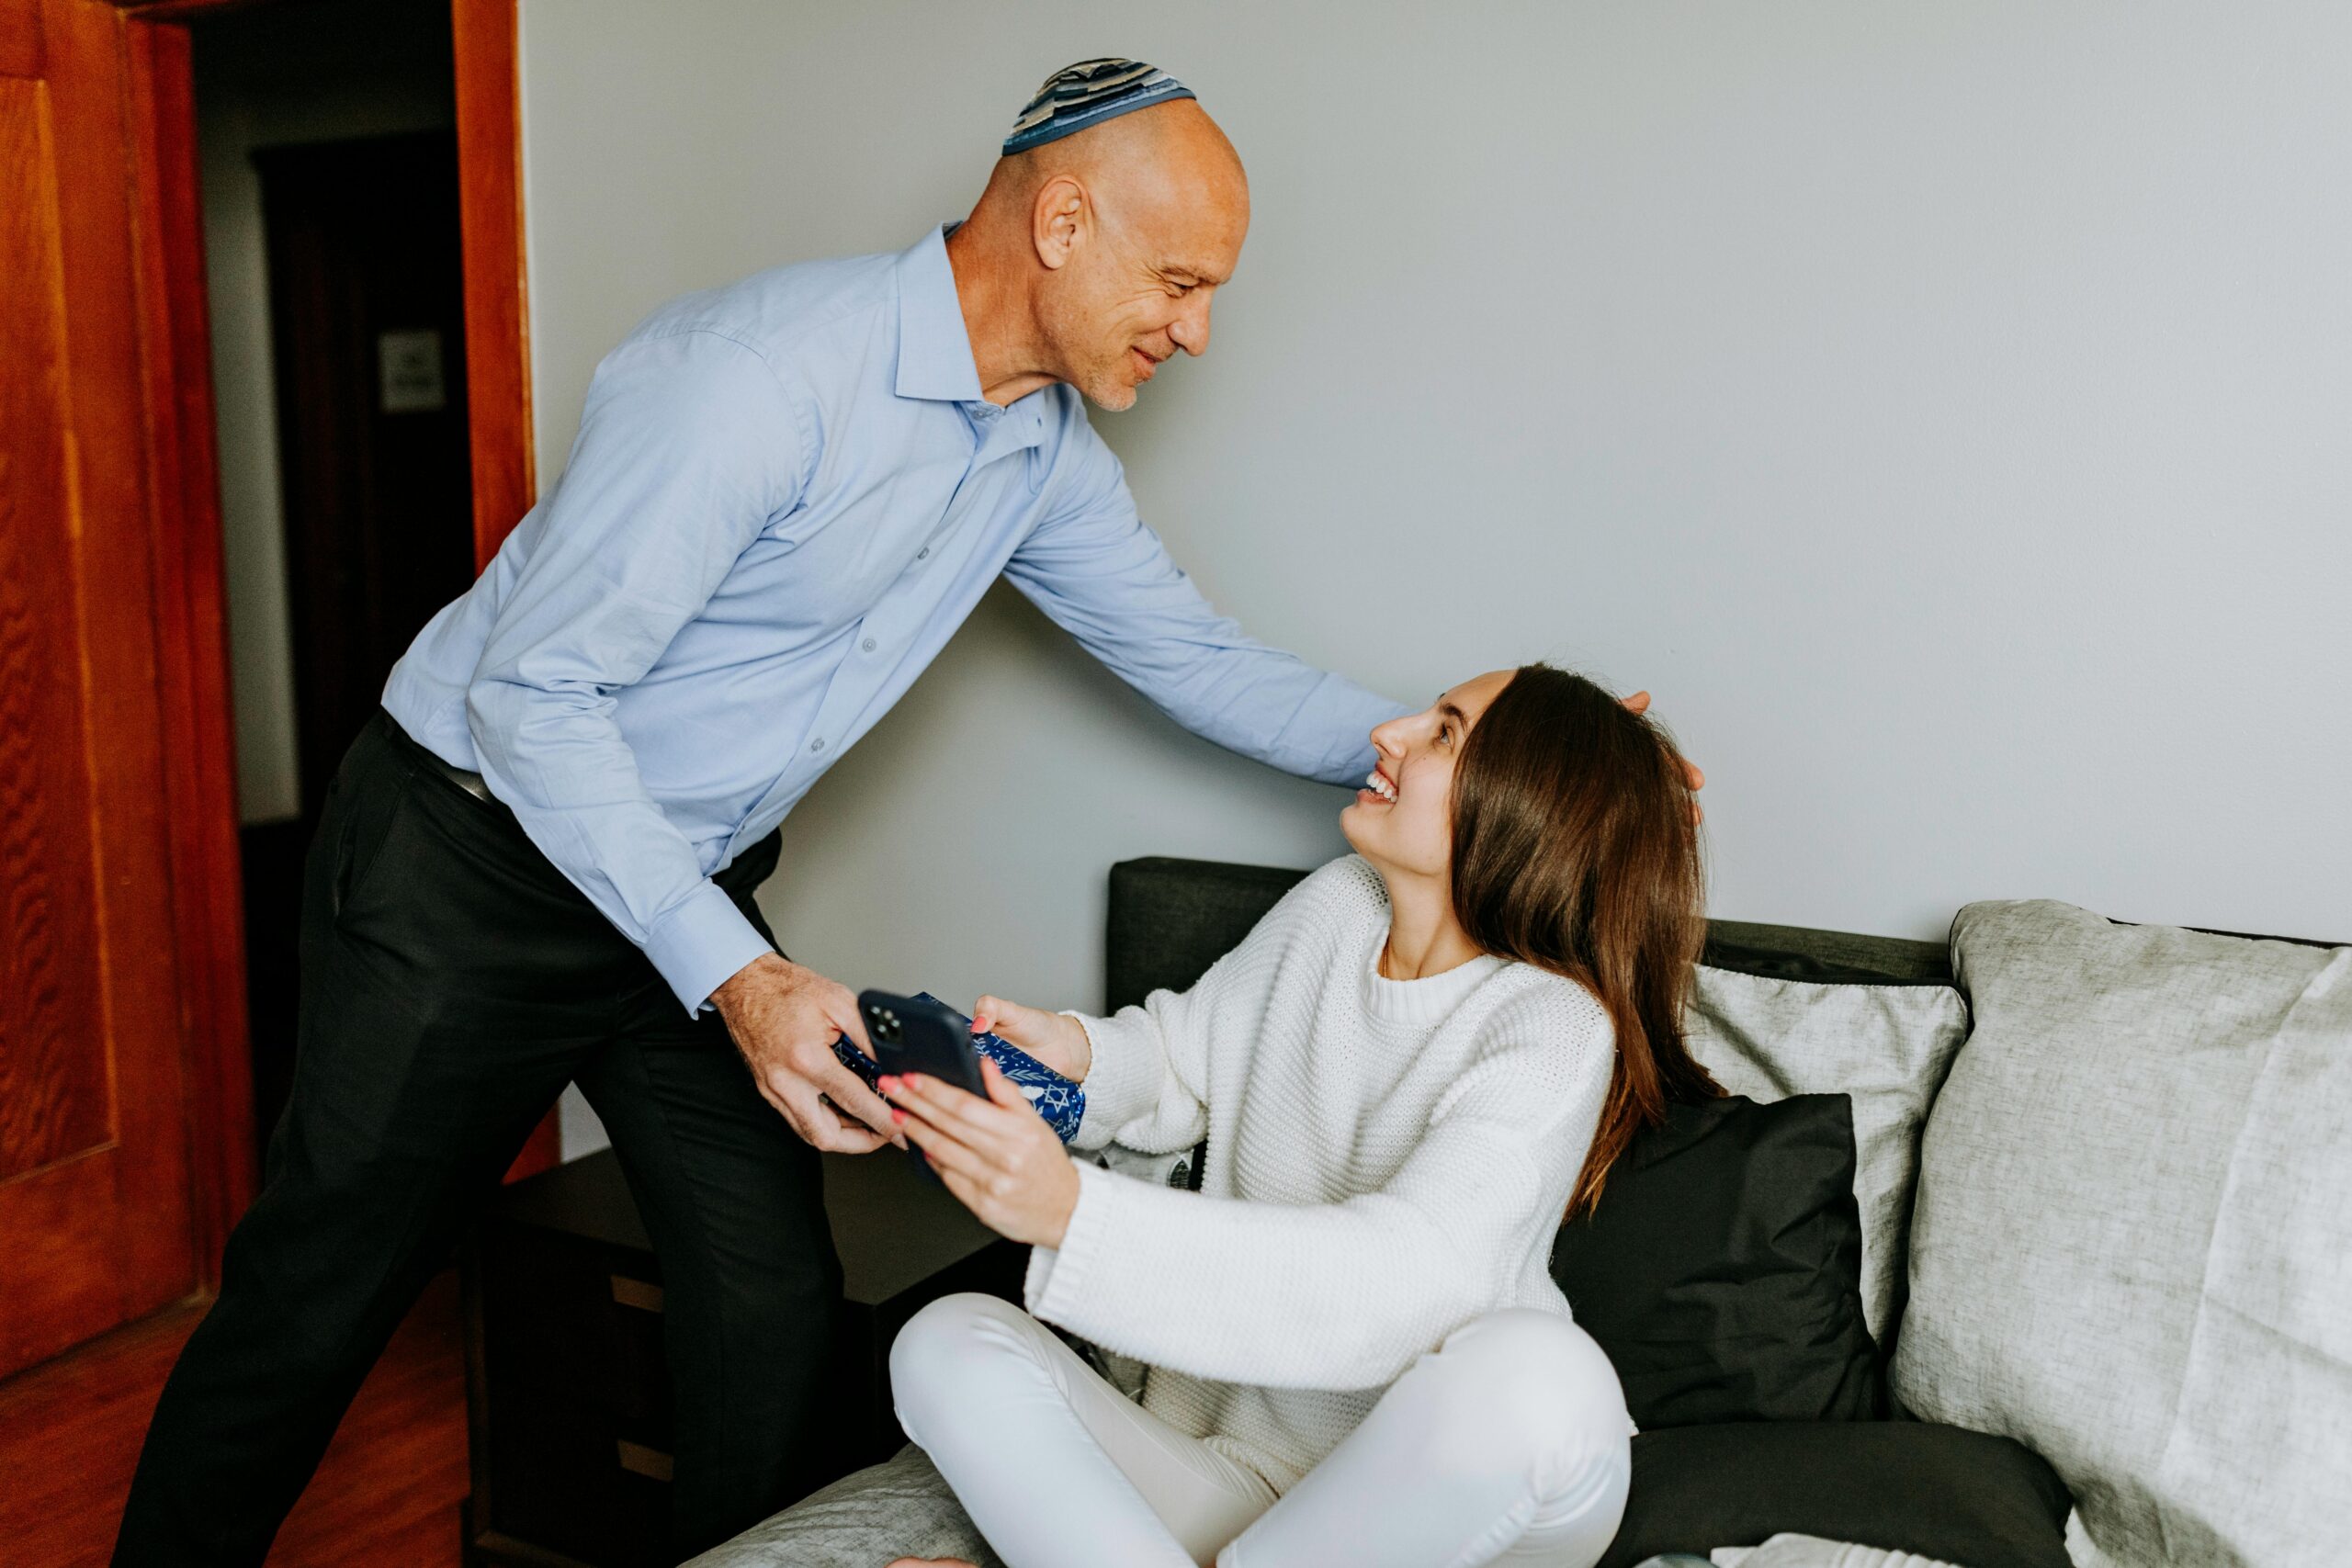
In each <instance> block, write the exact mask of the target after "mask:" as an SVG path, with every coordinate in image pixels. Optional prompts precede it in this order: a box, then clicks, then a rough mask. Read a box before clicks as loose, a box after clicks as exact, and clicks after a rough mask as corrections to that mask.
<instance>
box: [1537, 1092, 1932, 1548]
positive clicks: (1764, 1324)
mask: <svg viewBox="0 0 2352 1568" xmlns="http://www.w3.org/2000/svg"><path fill="white" fill-rule="evenodd" d="M1861 1267H1862V1221H1861V1211H1860V1205H1859V1204H1858V1203H1857V1202H1856V1201H1855V1199H1854V1121H1853V1108H1852V1102H1851V1101H1850V1100H1848V1098H1847V1097H1846V1096H1844V1095H1842V1094H1800V1095H1793V1096H1792V1097H1790V1098H1789V1099H1787V1100H1774V1101H1772V1102H1771V1103H1770V1104H1769V1105H1759V1104H1758V1103H1757V1102H1756V1101H1754V1100H1748V1099H1747V1098H1745V1097H1744V1096H1737V1095H1735V1096H1732V1097H1730V1098H1728V1099H1724V1100H1706V1101H1702V1102H1701V1103H1699V1104H1695V1105H1678V1106H1675V1107H1673V1108H1672V1109H1671V1110H1670V1111H1668V1113H1667V1119H1666V1121H1665V1122H1664V1123H1663V1124H1661V1125H1659V1126H1657V1127H1651V1128H1647V1129H1645V1130H1644V1131H1643V1132H1641V1133H1640V1134H1636V1135H1635V1137H1634V1141H1633V1142H1632V1144H1631V1145H1628V1146H1627V1148H1626V1150H1625V1153H1624V1154H1623V1156H1621V1157H1620V1158H1619V1159H1618V1161H1617V1163H1616V1165H1615V1166H1614V1167H1613V1168H1611V1170H1610V1173H1609V1180H1608V1182H1607V1184H1606V1185H1605V1186H1604V1187H1603V1188H1602V1189H1601V1193H1600V1203H1599V1205H1598V1206H1597V1207H1596V1208H1595V1210H1594V1211H1593V1213H1590V1214H1589V1215H1582V1214H1580V1215H1578V1216H1577V1217H1576V1218H1574V1219H1572V1220H1570V1221H1568V1222H1567V1223H1566V1224H1564V1225H1562V1226H1561V1227H1560V1232H1559V1235H1558V1236H1557V1237H1556V1238H1555V1240H1554V1242H1553V1247H1552V1278H1553V1279H1554V1280H1557V1281H1558V1282H1559V1286H1560V1290H1561V1292H1562V1293H1563V1294H1565V1295H1566V1297H1567V1298H1568V1306H1569V1308H1570V1309H1571V1310H1572V1311H1573V1312H1574V1313H1575V1314H1576V1320H1577V1323H1578V1324H1579V1325H1582V1326H1583V1328H1584V1330H1585V1332H1586V1333H1588V1334H1589V1335H1591V1336H1592V1337H1593V1338H1594V1339H1595V1340H1596V1341H1598V1342H1599V1343H1600V1348H1601V1349H1603V1350H1604V1351H1606V1352H1608V1355H1609V1359H1610V1361H1611V1363H1612V1364H1614V1365H1615V1367H1616V1369H1617V1376H1618V1379H1619V1381H1621V1382H1623V1384H1624V1385H1625V1408H1626V1409H1627V1410H1628V1411H1629V1412H1630V1413H1631V1414H1632V1416H1633V1417H1634V1425H1635V1426H1637V1427H1641V1428H1642V1429H1643V1430H1644V1431H1648V1430H1650V1429H1652V1428H1654V1427H1692V1426H1701V1425H1704V1424H1707V1423H1711V1422H1717V1421H1866V1420H1870V1419H1872V1418H1874V1417H1878V1416H1884V1415H1885V1414H1886V1394H1885V1387H1884V1383H1883V1379H1882V1377H1881V1374H1880V1370H1879V1363H1878V1351H1877V1348H1876V1347H1875V1346H1874V1345H1873V1344H1872V1343H1871V1335H1870V1329H1869V1327H1868V1326H1867V1325H1865V1324H1864V1322H1863V1319H1862V1293H1861ZM1716 1544H1718V1545H1721V1544H1724V1543H1723V1542H1717V1543H1716Z"/></svg>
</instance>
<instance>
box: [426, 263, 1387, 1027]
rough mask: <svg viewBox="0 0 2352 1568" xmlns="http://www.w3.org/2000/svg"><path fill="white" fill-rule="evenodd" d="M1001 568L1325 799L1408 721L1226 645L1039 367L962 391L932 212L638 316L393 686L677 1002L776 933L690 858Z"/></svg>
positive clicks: (1208, 729) (696, 1003) (732, 851)
mask: <svg viewBox="0 0 2352 1568" xmlns="http://www.w3.org/2000/svg"><path fill="white" fill-rule="evenodd" d="M1000 572H1001V573H1003V574H1004V575H1006V576H1007V577H1010V578H1011V579H1012V582H1013V584H1014V585H1015V586H1016V587H1018V588H1019V589H1020V590H1021V592H1023V593H1024V594H1026V595H1027V596H1028V597H1029V599H1030V601H1031V602H1032V603H1033V604H1036V605H1037V607H1038V608H1039V609H1041V610H1043V611H1044V612H1045V613H1046V615H1049V616H1051V617H1052V618H1053V619H1054V620H1055V621H1057V623H1059V624H1060V625H1061V626H1063V627H1064V628H1065V629H1067V630H1068V631H1069V633H1070V634H1071V635H1072V636H1073V637H1077V638H1078V640H1079V641H1080V643H1081V644H1082V645H1083V646H1084V647H1085V648H1086V649H1087V650H1088V651H1089V652H1091V654H1093V655H1094V657H1095V658H1097V659H1099V660H1102V661H1103V663H1104V664H1105V665H1107V666H1109V667H1110V668H1111V670H1113V671H1114V672H1116V673H1117V674H1118V675H1119V677H1120V678H1121V679H1122V680H1125V682H1127V683H1128V684H1130V685H1132V686H1134V687H1135V688H1136V690H1137V691H1139V692H1141V693H1142V694H1144V695H1145V696H1147V697H1148V698H1149V699H1150V700H1151V701H1152V702H1153V703H1154V704H1156V705H1158V706H1159V708H1160V709H1161V711H1163V712H1165V713H1166V714H1167V715H1168V716H1170V717H1171V718H1173V719H1175V720H1176V721H1177V722H1178V723H1179V724H1182V725H1183V726H1184V727H1185V728H1188V729H1191V730H1193V732H1195V733H1196V734H1199V735H1202V736H1204V737H1206V738H1207V739H1211V740H1214V741H1216V742H1217V743H1219V744H1220V745H1223V746H1227V747H1229V748H1231V749H1232V750H1235V751H1238V752H1240V753H1241V754H1242V755H1244V756H1248V757H1254V758H1257V759H1258V760H1260V761H1265V762H1270V763H1272V764H1273V765H1274V766H1276V767H1278V768H1282V769H1284V770H1286V771H1287V772H1290V773H1299V774H1303V775H1305V776H1307V777H1310V778H1317V779H1323V780H1327V781H1329V782H1331V783H1334V784H1345V783H1352V782H1354V781H1356V780H1357V779H1359V778H1361V777H1362V776H1363V774H1364V773H1368V772H1369V771H1370V770H1371V768H1372V765H1373V753H1372V748H1371V745H1370V742H1369V740H1368V739H1367V732H1368V731H1369V730H1370V729H1371V728H1372V727H1373V726H1374V725H1375V724H1379V723H1381V722H1383V721H1385V720H1386V719H1388V718H1391V717H1393V716H1396V715H1397V713H1398V712H1400V711H1402V710H1401V709H1400V708H1399V707H1398V706H1397V704H1395V703H1393V702H1390V701H1387V700H1385V699H1384V698H1381V697H1378V696H1375V695H1374V694H1371V693H1369V692H1366V691H1364V690H1363V688H1361V687H1359V686H1356V685H1353V684H1351V682H1347V681H1345V680H1342V679H1341V678H1340V677H1339V676H1337V675H1332V674H1328V673H1325V672H1324V671H1319V670H1316V669H1313V668H1312V667H1310V666H1308V665H1306V664H1305V663H1303V662H1301V661H1300V660H1297V659H1296V658H1295V657H1293V656H1292V655H1290V654H1287V653H1283V652H1279V651H1277V650H1275V649H1269V648H1266V647H1264V646H1262V645H1261V644H1259V643H1256V642H1253V641H1251V640H1250V639H1249V638H1248V637H1244V636H1242V634H1241V631H1240V629H1239V628H1238V626H1235V625H1234V623H1233V622H1232V621H1230V620H1227V619H1225V618H1224V617H1221V616H1219V615H1217V614H1216V612H1215V611H1214V610H1212V609H1211V608H1210V607H1209V605H1208V604H1207V603H1206V602H1205V601H1204V600H1203V599H1202V597H1201V595H1200V592H1199V591H1198V590H1197V589H1195V588H1194V587H1193V583H1192V581H1191V580H1190V579H1189V578H1187V577H1186V576H1185V575H1184V573H1183V572H1182V571H1181V570H1178V568H1177V567H1176V565H1175V563H1174V562H1173V561H1171V560H1170V559H1169V558H1168V553H1167V551H1166V549H1165V548H1164V547H1162V546H1161V545H1160V542H1159V537H1158V536H1156V535H1154V534H1153V533H1152V531H1151V530H1150V529H1149V528H1148V527H1146V526H1145V525H1143V523H1142V521H1141V520H1140V519H1139V518H1137V516H1136V503H1135V498H1134V497H1133V496H1132V495H1130V494H1129V493H1128V491H1127V485H1126V479H1125V475H1124V474H1123V472H1122V471H1121V469H1120V467H1119V461H1118V459H1117V458H1116V457H1113V456H1112V454H1111V452H1110V449H1109V448H1108V447H1106V446H1103V442H1102V440H1101V438H1100V437H1098V436H1097V435H1096V434H1094V431H1093V429H1092V427H1091V425H1089V424H1088V423H1087V420H1086V412H1085V405H1084V402H1083V400H1082V399H1081V398H1080V394H1079V393H1078V391H1077V390H1076V389H1073V388H1071V387H1069V386H1067V385H1061V384H1057V385H1054V386H1051V387H1048V388H1046V389H1044V390H1042V391H1038V392H1033V393H1031V394H1030V395H1029V396H1027V397H1024V398H1023V399H1021V400H1018V401H1017V402H1014V403H1013V404H1012V405H1011V406H1010V407H1007V408H1002V409H1000V408H998V407H997V406H996V405H994V404H993V403H989V402H988V401H986V400H983V399H982V398H981V396H980V385H979V378H978V372H977V370H976V369H975V368H974V366H973V362H972V350H971V344H970V340H969V339H968V338H967V336H966V334H965V331H964V318H963V311H962V309H961V307H960V306H959V304H958V303H957V300H956V281H955V275H954V273H953V271H952V270H951V268H950V267H949V265H948V261H947V250H946V244H945V231H944V230H934V231H932V232H931V233H929V234H926V235H925V236H924V237H923V238H922V240H921V241H919V242H918V243H916V244H915V245H914V246H913V247H912V248H911V249H910V250H908V251H905V252H903V253H902V254H898V255H875V256H854V257H849V258H846V259H842V260H837V261H821V262H810V263H807V264H804V265H797V266H788V267H781V268H778V269H776V270H775V271H772V272H764V273H761V274H759V275H757V276H752V277H749V278H746V279H744V280H743V281H742V282H740V283H736V284H733V285H730V286H729V287H727V288H718V289H714V290H711V291H709V292H707V293H702V294H692V295H688V296H686V297H685V298H684V299H677V300H673V301H672V302H671V303H670V304H668V305H666V306H663V307H662V309H661V310H657V311H655V312H654V313H653V315H652V316H650V318H648V319H647V320H646V321H644V322H643V323H642V324H640V325H639V327H638V328H637V330H636V331H634V332H632V333H630V334H629V335H628V338H627V339H626V340H624V341H623V342H622V343H621V344H620V346H619V347H617V348H616V349H614V350H613V352H612V353H611V354H609V355H605V359H604V362H603V363H602V364H600V365H598V366H597V367H596V374H595V378H594V380H593V381H592V382H591V383H590V385H589V389H588V400H587V406H586V407H585V409H584V410H583V411H582V414H581V420H580V434H579V436H578V438H577V439H576V440H575V441H574V442H573V443H572V446H571V459H570V461H569V462H568V463H567V464H566V465H565V468H564V471H563V477H562V479H560V481H559V482H558V483H557V485H556V487H555V489H554V490H553V491H550V492H549V493H548V495H547V496H546V497H545V498H544V499H542V500H541V501H540V502H539V504H538V505H537V506H535V507H533V508H532V509H531V513H530V514H529V515H528V516H526V517H525V518H524V519H523V521H522V523H521V524H520V525H518V526H517V527H516V528H515V532H514V534H513V535H512V536H510V537H509V538H508V539H507V541H506V544H505V546H504V547H503V548H502V549H501V550H500V551H499V552H498V555H497V558H495V559H494V560H492V562H491V564H490V566H489V568H488V570H485V571H484V572H483V573H482V575H481V579H480V580H479V581H476V582H475V583H474V585H473V587H472V588H471V589H469V591H468V592H466V593H465V594H464V595H463V596H462V597H460V598H458V599H457V600H456V601H454V602H453V603H451V604H449V605H447V607H446V608H444V609H443V610H442V611H441V613H440V614H439V615H435V617H434V618H433V620H432V622H431V623H430V624H429V625H427V626H425V628H424V631H422V632H421V633H419V634H418V636H417V638H416V641H415V643H414V644H413V645H412V646H411V647H410V649H409V650H408V652H407V654H406V655H405V656H404V657H402V659H401V661H400V663H399V665H398V666H397V667H395V668H394V670H393V671H392V675H391V680H390V682H389V683H388V684H387V685H386V687H385V689H384V706H385V707H386V708H388V709H389V710H390V712H391V715H392V716H393V717H394V718H396V719H398V720H399V721H400V724H401V728H403V729H405V730H407V731H408V733H409V735H410V736H411V737H413V739H416V740H417V741H419V742H421V743H422V744H424V746H426V747H428V748H430V749H431V750H433V751H435V753H437V754H438V755H439V756H441V757H442V758H444V759H445V760H447V761H449V762H452V763H454V764H456V765H457V766H458V767H461V768H468V769H471V770H474V771H476V772H478V773H481V775H482V777H483V779H484V780H485V781H486V782H487V783H488V784H489V786H490V789H491V792H492V794H493V795H496V796H497V797H498V798H499V799H500V800H502V801H503V802H505V803H506V804H507V805H508V806H509V807H513V809H514V811H515V817H516V818H518V819H519V820H520V822H521V824H522V827H523V830H524V831H525V832H526V833H527V834H529V835H530V838H531V841H532V842H533V843H535V844H537V846H538V847H539V849H540V850H541V851H542V852H544V853H545V854H546V855H547V857H548V860H549V861H551V862H552V863H554V864H555V865H556V866H557V868H558V869H560V871H561V872H562V873H563V874H564V875H565V876H566V877H568V878H570V879H571V882H572V884H573V885H574V886H577V887H578V888H579V889H580V890H581V892H582V893H583V894H585V895H586V896H587V897H588V898H589V900H590V901H591V902H593V903H594V905H595V906H596V908H598V909H599V910H601V911H602V912H603V913H604V914H605V917H606V918H607V919H610V920H611V921H612V922H613V924H614V925H615V926H616V928H617V929H618V930H619V931H621V932H622V933H623V934H624V935H626V936H628V939H629V940H630V941H631V942H636V943H637V944H638V945H639V946H640V947H641V948H643V949H644V950H645V953H646V956H647V957H648V958H650V960H651V961H652V963H653V965H654V967H655V968H656V969H657V970H659V971H660V972H661V974H662V977H663V978H664V979H665V980H667V981H668V982H669V984H670V986H671V987H672V988H673V990H675V991H676V992H677V995H678V998H679V1000H680V1001H682V1002H684V1004H685V1005H686V1007H687V1008H688V1009H689V1010H695V1009H699V1008H700V1007H701V1006H702V1005H703V1004H704V1003H705V1002H706V1001H707V998H709V996H710V993H711V992H712V991H713V990H715V989H717V988H718V985H719V984H720V982H722V981H724V980H725V979H727V978H728V976H730V975H732V974H734V973H735V972H736V971H737V970H738V969H741V967H742V966H743V965H744V964H748V963H750V962H751V961H752V959H753V958H755V957H757V956H758V955H759V954H761V953H764V952H766V951H767V950H768V949H767V944H766V943H765V942H763V941H762V940H761V938H760V935H759V933H758V932H757V931H754V930H753V929H752V925H751V923H750V922H749V921H747V920H746V919H744V918H743V916H742V915H741V912H739V911H738V910H737V909H736V908H735V906H734V904H733V903H732V902H731V901H730V900H729V898H728V897H727V895H726V894H725V893H723V892H721V891H720V890H719V889H718V887H717V886H715V885H714V884H713V883H712V882H711V880H710V876H711V874H712V873H713V872H715V871H717V870H718V869H719V868H720V867H722V866H724V865H726V864H727V863H728V862H729V861H730V860H732V859H733V858H734V856H735V855H736V853H737V852H739V851H740V850H741V849H742V848H743V847H744V846H745V845H747V844H751V843H752V842H755V841H756V840H759V839H761V838H762V837H763V836H765V835H766V834H767V833H768V831H769V830H770V829H774V828H775V826H776V824H777V823H779V822H781V821H782V820H783V819H784V817H785V814H786V812H788V811H790V810H791V809H792V807H793V806H794V805H795V804H796V803H797V801H798V800H799V799H800V797H801V796H802V795H806V794H808V792H809V787H810V786H811V785H812V784H815V783H816V782H817V780H818V778H819V776H820V775H821V774H822V773H824V771H825V769H826V768H828V767H829V766H831V764H832V762H833V761H834V760H835V759H837V758H838V757H840V756H841V755H842V752H844V751H846V750H849V749H850V747H851V746H852V745H854V743H855V742H856V741H857V739H858V738H859V737H860V736H862V735H864V734H865V732H866V731H867V730H868V729H870V728H873V726H874V725H875V723H876V721H877V720H879V719H880V718H881V716H883V714H885V713H886V712H888V710H889V707H890V705H891V704H893V703H895V702H897V701H898V700H899V695H900V694H902V693H904V692H905V691H906V689H907V688H908V687H909V686H910V685H911V684H912V683H913V682H914V680H915V677H916V676H917V675H919V674H921V673H922V670H923V668H924V666H926V665H927V664H929V663H930V662H931V660H932V658H933V656H934V655H935V654H937V653H938V651H939V650H940V649H941V648H942V647H943V646H944V645H945V643H946V641H947V639H948V637H950V636H952V635H953V634H954V632H955V631H956V627H957V626H959V625H960V624H961V623H962V622H963V619H964V617H965V616H966V615H969V614H970V613H971V610H972V607H973V606H974V605H975V604H978V602H979V599H980V596H981V594H982V593H984V592H987V590H988V587H989V583H991V582H993V581H995V580H996V578H997V575H998V574H999V573H1000Z"/></svg>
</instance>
